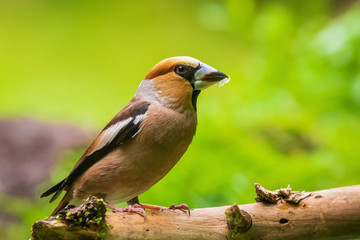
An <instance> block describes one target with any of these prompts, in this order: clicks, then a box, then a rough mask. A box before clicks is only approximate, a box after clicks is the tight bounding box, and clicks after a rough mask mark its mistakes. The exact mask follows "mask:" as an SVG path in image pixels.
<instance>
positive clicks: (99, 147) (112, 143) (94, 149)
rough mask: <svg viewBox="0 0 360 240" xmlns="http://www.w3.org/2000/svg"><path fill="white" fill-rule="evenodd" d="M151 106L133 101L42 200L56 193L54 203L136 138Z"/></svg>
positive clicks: (44, 194)
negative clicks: (125, 144) (99, 164)
mask: <svg viewBox="0 0 360 240" xmlns="http://www.w3.org/2000/svg"><path fill="white" fill-rule="evenodd" d="M149 105H150V103H148V102H144V101H136V100H132V101H131V102H130V103H129V104H128V105H127V106H126V107H125V108H123V109H122V110H121V111H120V112H119V113H118V114H117V115H116V116H115V117H114V118H113V119H112V120H111V121H110V122H109V123H108V124H107V125H106V126H105V128H104V129H103V130H102V131H101V133H100V134H99V136H98V137H97V138H96V139H95V141H94V142H93V143H92V144H91V145H90V147H89V148H88V149H87V151H86V152H85V153H84V155H83V156H82V157H81V158H80V160H79V161H78V162H77V163H76V164H75V166H74V168H73V169H72V170H71V172H70V174H69V176H68V177H67V178H65V179H64V180H63V181H61V182H60V183H58V184H57V185H55V186H54V187H52V188H50V189H49V190H48V191H46V192H44V193H43V194H42V195H41V198H42V197H46V196H49V195H51V194H52V193H54V192H55V194H54V196H53V197H52V198H51V200H50V202H52V201H54V200H55V199H56V198H57V197H58V196H59V195H60V194H61V192H62V191H63V190H64V189H65V188H66V187H68V186H71V185H72V184H73V183H74V181H75V180H76V179H77V178H78V177H79V176H81V175H82V174H83V173H84V172H86V170H88V169H89V168H90V167H91V166H93V165H94V164H95V163H97V162H98V161H99V160H100V159H102V158H103V157H105V156H106V155H107V154H109V153H110V152H112V151H113V150H114V149H115V148H117V147H118V146H120V145H121V144H122V143H124V142H125V141H127V140H129V139H132V138H133V137H135V136H136V134H137V133H138V132H139V131H140V126H141V123H142V119H143V116H144V115H145V114H146V112H147V110H148V108H149ZM123 121H125V122H124V123H126V124H125V125H124V126H121V127H120V128H119V130H118V131H116V130H117V129H116V128H115V129H112V127H114V126H116V124H122V122H123ZM104 138H105V140H104ZM107 140H109V141H107Z"/></svg>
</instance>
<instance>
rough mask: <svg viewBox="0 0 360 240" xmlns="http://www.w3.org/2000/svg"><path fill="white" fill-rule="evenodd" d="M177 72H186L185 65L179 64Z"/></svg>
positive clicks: (176, 68)
mask: <svg viewBox="0 0 360 240" xmlns="http://www.w3.org/2000/svg"><path fill="white" fill-rule="evenodd" d="M175 73H177V74H179V75H181V74H183V73H185V66H184V65H182V64H179V65H177V66H176V67H175Z"/></svg>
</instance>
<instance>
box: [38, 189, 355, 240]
mask: <svg viewBox="0 0 360 240" xmlns="http://www.w3.org/2000/svg"><path fill="white" fill-rule="evenodd" d="M256 191H257V195H258V197H257V201H260V202H258V203H253V204H245V205H236V204H234V205H232V206H224V207H213V208H202V209H193V210H191V215H190V216H188V215H187V214H185V213H184V212H182V211H179V210H176V211H162V212H152V211H149V212H147V217H146V219H144V218H143V217H142V216H140V215H138V214H133V213H113V212H107V213H106V218H105V219H106V223H107V224H108V225H104V223H103V222H102V221H103V219H101V221H100V222H99V221H95V222H94V221H92V220H91V222H90V223H89V221H90V220H89V219H90V218H89V219H87V220H86V219H85V218H84V219H85V220H86V221H84V219H83V217H81V218H82V223H76V221H75V220H76V217H71V216H73V214H77V215H76V216H85V215H86V214H85V215H84V214H83V213H84V211H85V212H86V211H90V212H91V209H90V210H89V209H85V210H84V207H83V208H82V211H83V212H82V213H78V212H76V211H74V209H72V210H71V209H70V210H71V211H72V213H71V214H68V213H65V212H64V213H65V214H64V213H63V215H62V217H65V218H66V217H67V218H69V219H68V220H66V219H63V220H57V219H51V218H50V219H47V220H41V221H38V222H36V223H35V224H34V225H33V229H32V239H33V240H40V239H104V238H105V239H145V238H146V239H231V238H234V239H276V240H278V239H339V238H341V239H347V238H356V237H360V185H357V186H349V187H342V188H334V189H329V190H322V191H315V192H311V193H304V192H302V193H299V192H292V191H291V189H290V188H289V187H288V188H284V189H280V190H277V191H268V190H266V189H263V188H262V187H261V186H260V185H256ZM269 199H270V200H269ZM264 201H265V202H271V203H264ZM101 202H102V201H101ZM88 205H89V204H88ZM95 205H96V204H95ZM98 208H99V209H100V208H101V207H98ZM68 211H69V210H68ZM79 211H81V210H79ZM82 214H83V215H82ZM67 215H69V216H67ZM70 215H71V216H70ZM88 215H90V214H88ZM74 216H75V215H74ZM92 216H95V217H97V218H98V219H99V217H98V216H100V215H96V214H95V215H94V214H93V215H92ZM58 218H60V217H59V216H58ZM74 219H75V220H74ZM95 220H96V218H95ZM71 221H75V223H74V222H71ZM98 222H99V224H98V225H97V223H98ZM109 225H111V227H110V226H109Z"/></svg>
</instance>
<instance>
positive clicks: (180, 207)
mask: <svg viewBox="0 0 360 240" xmlns="http://www.w3.org/2000/svg"><path fill="white" fill-rule="evenodd" d="M139 205H140V206H141V207H142V208H143V209H149V210H153V211H168V210H181V211H183V212H184V213H187V215H189V216H190V209H189V207H188V205H186V204H185V203H182V204H180V205H174V204H171V206H170V207H162V206H156V205H149V204H142V203H140V204H139Z"/></svg>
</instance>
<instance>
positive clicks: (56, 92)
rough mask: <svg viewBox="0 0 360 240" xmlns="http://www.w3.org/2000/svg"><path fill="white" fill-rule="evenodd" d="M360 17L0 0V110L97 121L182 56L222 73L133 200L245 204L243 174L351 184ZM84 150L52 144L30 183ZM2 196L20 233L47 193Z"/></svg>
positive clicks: (229, 5) (311, 6) (359, 162)
mask: <svg viewBox="0 0 360 240" xmlns="http://www.w3.org/2000/svg"><path fill="white" fill-rule="evenodd" d="M359 16H360V4H359V3H358V2H357V1H340V0H338V1H334V0H318V1H285V0H283V1H280V0H278V1H261V0H258V1H254V0H241V1H240V0H239V1H237V0H228V1H200V0H199V1H193V0H183V1H166V0H162V1H160V0H157V1H115V0H114V1H92V0H91V1H69V0H66V1H50V0H36V1H26V0H25V1H23V0H15V1H4V0H1V1H0V116H1V117H2V118H13V119H14V118H17V117H23V116H26V117H31V118H35V119H38V120H41V121H47V122H57V123H59V122H65V123H70V124H73V125H77V126H80V127H81V128H82V129H91V130H93V131H94V132H97V131H100V130H101V129H102V127H103V126H104V125H105V124H106V123H107V122H108V121H109V120H110V119H111V118H112V117H113V115H114V114H115V113H117V112H118V111H119V110H120V109H121V108H122V107H123V106H124V105H125V104H126V103H127V102H128V101H129V100H130V99H131V98H132V96H133V95H134V93H135V91H136V89H137V86H138V85H139V83H140V81H141V80H142V79H143V78H144V76H145V75H146V74H147V72H148V71H149V70H150V69H151V67H152V66H153V65H154V64H156V63H157V62H158V61H160V60H162V59H164V58H167V57H171V56H177V55H189V56H192V57H195V58H198V59H200V60H202V61H204V62H205V63H207V64H209V65H211V66H213V67H215V68H217V69H219V70H221V71H223V72H224V73H226V74H227V75H229V76H231V81H230V83H228V84H227V85H226V86H224V87H222V88H221V89H219V88H217V87H212V88H210V89H208V90H206V91H204V92H203V93H202V94H201V95H200V97H199V101H198V118H199V125H198V130H197V134H196V136H195V138H194V141H193V143H192V145H191V146H190V148H189V150H188V151H187V152H186V154H185V155H184V157H183V158H182V159H181V161H180V162H179V163H178V164H177V165H176V167H175V168H174V169H173V170H172V171H171V172H170V173H169V174H168V175H167V176H166V177H165V178H164V179H163V180H162V181H160V182H159V183H158V184H157V185H155V186H154V187H153V188H152V189H150V190H149V191H148V192H146V193H145V194H143V195H141V196H140V200H141V201H142V202H144V203H151V204H157V205H165V206H167V205H170V204H172V203H175V204H179V203H182V202H185V203H187V204H188V205H189V206H190V207H191V208H200V207H211V206H219V205H229V204H232V203H234V202H237V203H239V204H243V203H251V202H254V197H255V193H254V187H253V183H255V182H258V183H260V184H262V185H263V186H264V187H266V188H269V189H276V188H279V187H285V186H287V184H291V186H292V188H293V189H295V190H306V191H312V190H318V189H326V188H333V187H340V186H346V185H353V184H359V182H360V176H359V175H360V174H359V173H360V124H359V116H360V71H359V66H360V24H359V22H360V17H359ZM84 149H85V146H84ZM84 149H82V150H79V151H68V152H66V153H65V154H63V157H62V158H61V160H59V161H58V164H57V165H56V167H55V168H54V169H53V170H52V172H53V173H52V176H51V178H50V179H49V180H48V181H46V182H44V183H43V184H41V185H40V186H38V187H37V189H38V190H37V192H38V195H39V194H40V193H41V192H42V191H44V190H45V189H46V188H47V187H49V186H51V185H52V184H55V183H57V182H58V181H60V180H61V179H63V178H64V177H65V176H66V174H67V173H68V171H70V169H71V168H72V166H73V165H74V164H75V162H76V161H77V159H78V158H79V157H80V155H81V154H82V152H83V151H84ZM0 161H1V160H0ZM14 177H16V176H14ZM0 202H1V205H2V208H3V211H8V212H11V213H12V214H15V215H16V217H17V219H18V220H17V221H16V223H13V224H10V225H7V226H6V228H4V229H2V231H5V232H4V233H3V234H2V236H0V239H24V238H28V237H29V233H30V228H31V225H32V224H33V222H34V221H36V220H39V219H42V218H45V217H47V216H48V215H49V214H50V213H51V211H52V210H53V209H54V208H55V205H56V203H57V202H58V201H57V202H56V203H53V204H48V199H41V200H39V199H38V198H36V199H31V198H18V197H10V196H6V195H4V194H3V195H2V196H1V201H0ZM5 206H6V207H5ZM4 209H5V210H4Z"/></svg>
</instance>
